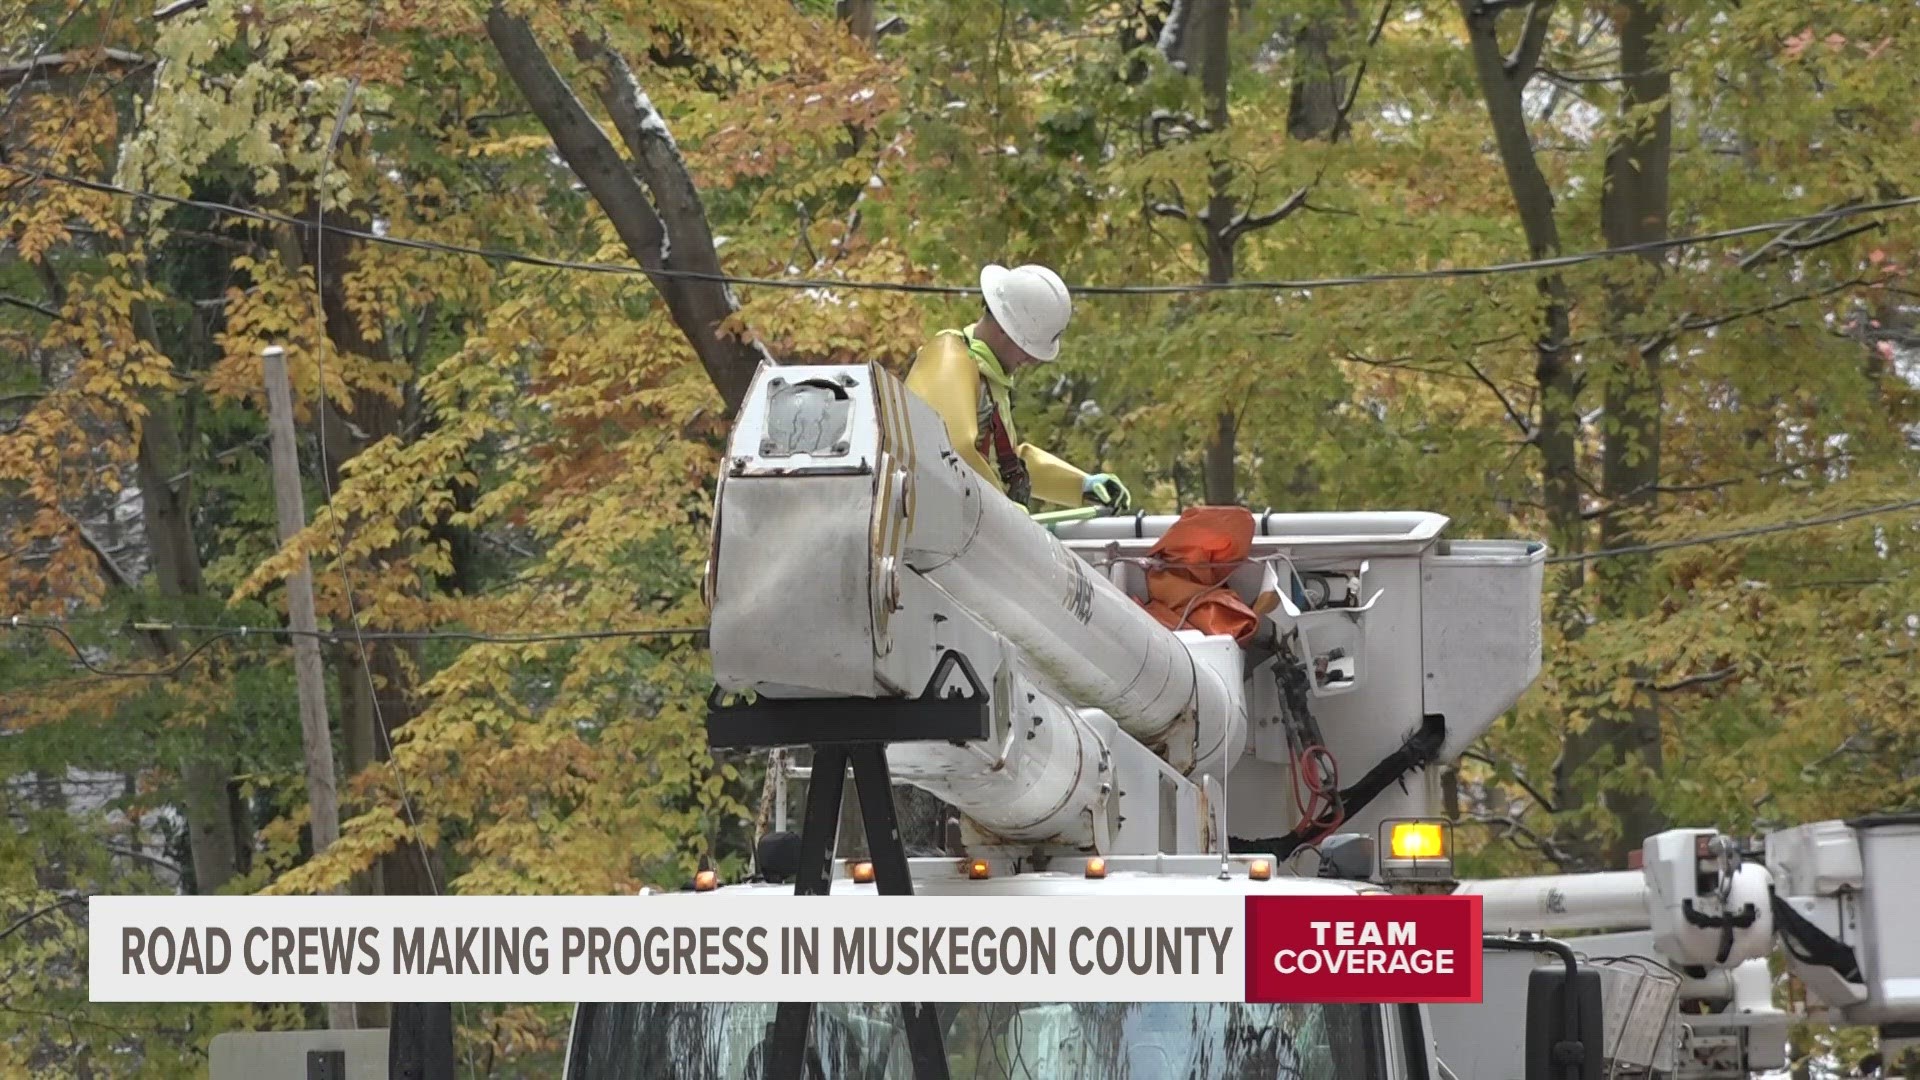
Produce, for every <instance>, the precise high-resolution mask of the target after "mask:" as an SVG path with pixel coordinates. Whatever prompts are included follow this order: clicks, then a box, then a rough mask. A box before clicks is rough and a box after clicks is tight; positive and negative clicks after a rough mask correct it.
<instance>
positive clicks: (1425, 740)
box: [1228, 715, 1447, 861]
mask: <svg viewBox="0 0 1920 1080" xmlns="http://www.w3.org/2000/svg"><path fill="white" fill-rule="evenodd" d="M1446 741H1447V723H1446V720H1444V719H1443V718H1441V717H1439V716H1434V715H1428V716H1427V717H1425V718H1424V719H1423V720H1422V721H1421V723H1420V730H1419V731H1416V732H1414V733H1413V734H1412V735H1410V736H1408V737H1407V740H1406V741H1405V742H1404V743H1401V744H1400V749H1398V750H1395V751H1394V752H1393V753H1391V754H1388V755H1387V756H1386V757H1384V758H1382V759H1380V761H1379V762H1378V763H1376V764H1375V765H1374V767H1373V768H1371V769H1369V770H1367V775H1365V776H1363V777H1361V778H1360V779H1359V780H1357V781H1355V782H1354V784H1353V786H1352V787H1348V788H1343V789H1341V791H1340V805H1341V807H1342V808H1343V809H1344V810H1345V811H1346V813H1347V814H1348V815H1349V816H1351V815H1354V814H1357V813H1359V812H1360V811H1362V810H1364V809H1366V806H1367V804H1368V803H1370V802H1372V801H1373V800H1374V799H1375V798H1377V797H1379V795H1380V793H1381V792H1383V791H1385V790H1387V787H1388V786H1389V785H1391V784H1393V783H1395V782H1397V781H1399V780H1400V779H1401V778H1402V777H1405V776H1406V775H1407V774H1408V773H1410V772H1412V771H1413V770H1415V769H1418V768H1422V767H1423V766H1426V765H1429V764H1432V762H1433V759H1434V758H1435V757H1436V756H1437V755H1438V754H1439V753H1440V747H1441V746H1442V745H1444V744H1445V743H1446ZM1310 835H1312V824H1311V823H1310V822H1304V821H1303V822H1301V823H1300V824H1299V826H1297V827H1296V828H1295V829H1294V830H1293V831H1292V832H1290V833H1287V834H1286V835H1285V836H1262V837H1256V838H1254V839H1251V840H1243V839H1241V838H1240V837H1237V836H1236V837H1231V838H1229V840H1228V844H1229V847H1230V850H1232V851H1235V852H1259V853H1262V854H1272V855H1273V856H1274V857H1275V858H1278V859H1280V860H1282V861H1285V860H1286V859H1287V858H1289V857H1290V856H1292V855H1293V853H1294V852H1296V851H1298V850H1299V849H1300V846H1301V845H1302V844H1304V843H1306V842H1307V837H1308V836H1310Z"/></svg>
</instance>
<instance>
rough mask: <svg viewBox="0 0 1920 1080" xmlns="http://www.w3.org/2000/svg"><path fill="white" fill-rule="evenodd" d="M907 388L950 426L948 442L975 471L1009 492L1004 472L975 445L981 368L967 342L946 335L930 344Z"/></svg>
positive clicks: (910, 373)
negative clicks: (1002, 474)
mask: <svg viewBox="0 0 1920 1080" xmlns="http://www.w3.org/2000/svg"><path fill="white" fill-rule="evenodd" d="M906 383H907V389H908V390H909V391H912V392H913V393H914V394H915V395H916V396H918V397H919V398H920V400H922V401H924V402H926V403H927V404H928V405H930V406H932V407H933V411H934V412H937V413H939V414H940V419H942V420H944V421H945V422H946V425H947V440H948V441H949V442H951V443H952V444H953V449H954V451H955V452H956V453H958V454H959V455H960V459H961V460H962V461H965V462H966V463H967V464H968V465H971V466H973V471H974V472H977V473H979V474H980V476H981V477H982V478H983V479H985V480H986V481H987V483H989V484H992V485H993V487H994V489H995V490H996V491H1005V490H1006V488H1005V487H1004V486H1003V485H1002V484H1001V483H1000V470H998V469H996V468H994V467H993V466H992V465H991V464H989V463H988V462H987V459H986V458H984V457H981V456H980V451H978V450H976V449H975V448H974V442H975V440H977V439H978V438H979V437H980V411H979V410H980V369H979V368H977V367H975V366H974V362H973V356H972V354H970V353H968V352H967V346H966V342H964V341H962V340H961V339H959V338H957V337H955V336H953V335H952V334H942V335H940V336H939V337H936V338H934V339H933V340H932V341H930V342H928V343H927V344H926V346H925V347H923V348H922V349H921V350H920V355H918V356H916V357H914V361H913V367H912V368H910V369H909V370H908V371H907V378H906Z"/></svg>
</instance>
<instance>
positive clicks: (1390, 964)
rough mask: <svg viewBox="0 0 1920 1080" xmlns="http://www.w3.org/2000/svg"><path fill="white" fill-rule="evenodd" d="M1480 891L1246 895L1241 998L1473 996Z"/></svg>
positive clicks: (1467, 999) (1318, 1000) (1476, 993)
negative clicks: (1472, 893)
mask: <svg viewBox="0 0 1920 1080" xmlns="http://www.w3.org/2000/svg"><path fill="white" fill-rule="evenodd" d="M1480 901H1481V898H1480V897H1478V896H1398V895H1392V894H1366V895H1359V896H1249V897H1247V934H1246V948H1247V956H1246V962H1247V966H1246V972H1247V1000H1248V1001H1249V1002H1257V1003H1261V1004H1269V1003H1272V1004H1278V1003H1313V1004H1351V1003H1357V1002H1420V1003H1425V1004H1429V1005H1432V1004H1460V1003H1466V1004H1477V1003H1479V1001H1480V996H1481V994H1480V957H1481V945H1480Z"/></svg>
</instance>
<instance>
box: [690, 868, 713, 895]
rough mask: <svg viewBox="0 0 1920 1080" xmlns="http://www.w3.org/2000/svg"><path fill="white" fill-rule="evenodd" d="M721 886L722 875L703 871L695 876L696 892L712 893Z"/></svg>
mask: <svg viewBox="0 0 1920 1080" xmlns="http://www.w3.org/2000/svg"><path fill="white" fill-rule="evenodd" d="M719 886H720V875H719V874H716V873H714V872H713V871H711V870H702V871H700V872H699V873H697V874H695V875H693V891H694V892H712V891H713V890H714V889H716V888H718V887H719Z"/></svg>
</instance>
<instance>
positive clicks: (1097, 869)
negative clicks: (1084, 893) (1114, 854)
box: [1087, 857, 1107, 878]
mask: <svg viewBox="0 0 1920 1080" xmlns="http://www.w3.org/2000/svg"><path fill="white" fill-rule="evenodd" d="M1087 876H1088V877H1090V878H1103V877H1106V876H1107V860H1105V859H1102V858H1099V857H1095V858H1091V859H1088V860H1087Z"/></svg>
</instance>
